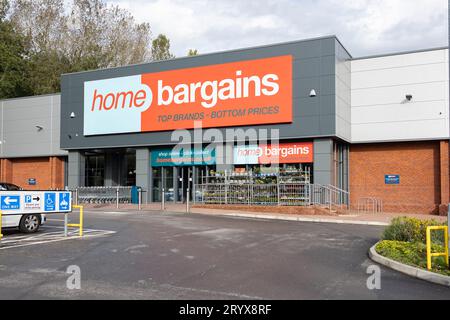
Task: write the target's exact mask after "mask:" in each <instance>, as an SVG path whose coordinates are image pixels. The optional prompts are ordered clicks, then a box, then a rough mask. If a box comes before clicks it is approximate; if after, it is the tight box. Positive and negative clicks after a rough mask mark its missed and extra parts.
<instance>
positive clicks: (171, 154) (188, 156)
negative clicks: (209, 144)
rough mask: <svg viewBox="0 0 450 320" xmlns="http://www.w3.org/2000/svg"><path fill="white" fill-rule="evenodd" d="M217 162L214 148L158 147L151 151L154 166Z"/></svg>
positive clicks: (196, 164) (210, 163)
mask: <svg viewBox="0 0 450 320" xmlns="http://www.w3.org/2000/svg"><path fill="white" fill-rule="evenodd" d="M213 164H216V152H215V150H214V149H208V148H204V149H193V148H187V149H179V150H176V149H156V150H152V151H151V165H152V167H174V166H194V165H195V166H199V165H213Z"/></svg>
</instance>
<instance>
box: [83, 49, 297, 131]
mask: <svg viewBox="0 0 450 320" xmlns="http://www.w3.org/2000/svg"><path fill="white" fill-rule="evenodd" d="M196 120H197V121H202V124H203V127H204V128H211V127H229V126H245V125H258V124H274V123H290V122H292V56H290V55H288V56H279V57H273V58H266V59H258V60H249V61H239V62H233V63H225V64H219V65H210V66H203V67H196V68H189V69H180V70H173V71H164V72H157V73H148V74H142V75H135V76H129V77H120V78H112V79H105V80H96V81H87V82H85V83H84V135H102V134H117V133H131V132H151V131H166V130H176V129H193V128H194V121H196Z"/></svg>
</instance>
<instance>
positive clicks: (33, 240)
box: [0, 229, 116, 250]
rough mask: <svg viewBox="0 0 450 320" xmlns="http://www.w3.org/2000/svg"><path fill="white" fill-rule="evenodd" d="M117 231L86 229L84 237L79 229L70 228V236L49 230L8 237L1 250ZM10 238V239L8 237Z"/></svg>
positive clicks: (101, 235)
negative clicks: (80, 234)
mask: <svg viewBox="0 0 450 320" xmlns="http://www.w3.org/2000/svg"><path fill="white" fill-rule="evenodd" d="M114 233H116V232H115V231H108V230H93V229H86V230H84V235H83V237H80V236H78V231H75V230H70V231H69V235H68V237H64V235H63V234H61V232H48V233H43V234H39V235H35V236H32V237H11V238H10V237H7V238H6V239H5V240H2V241H1V242H0V250H6V249H11V248H18V247H25V246H32V245H37V244H45V243H52V242H58V241H66V240H74V239H81V240H83V239H87V238H94V237H104V236H108V235H111V234H114ZM8 238H9V239H8Z"/></svg>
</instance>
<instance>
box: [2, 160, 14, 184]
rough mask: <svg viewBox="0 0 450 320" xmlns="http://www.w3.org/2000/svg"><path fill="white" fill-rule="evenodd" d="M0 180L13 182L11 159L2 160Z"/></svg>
mask: <svg viewBox="0 0 450 320" xmlns="http://www.w3.org/2000/svg"><path fill="white" fill-rule="evenodd" d="M0 166H1V168H0V181H2V182H10V183H11V182H12V162H11V160H9V159H1V160H0Z"/></svg>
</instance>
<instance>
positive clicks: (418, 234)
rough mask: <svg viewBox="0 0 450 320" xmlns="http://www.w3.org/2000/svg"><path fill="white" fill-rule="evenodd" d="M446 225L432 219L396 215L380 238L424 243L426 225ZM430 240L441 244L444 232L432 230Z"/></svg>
mask: <svg viewBox="0 0 450 320" xmlns="http://www.w3.org/2000/svg"><path fill="white" fill-rule="evenodd" d="M441 225H447V223H442V222H439V221H436V220H434V219H431V220H420V219H416V218H410V217H397V218H394V219H392V222H391V224H390V225H389V226H388V227H387V228H386V229H385V230H384V232H383V235H382V240H392V241H403V242H411V243H414V242H419V243H422V244H425V243H426V230H427V227H428V226H441ZM432 242H433V243H438V244H441V245H443V244H444V232H442V231H435V232H432Z"/></svg>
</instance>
